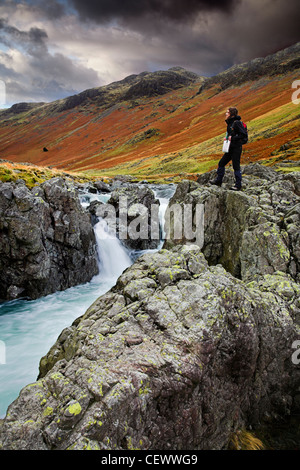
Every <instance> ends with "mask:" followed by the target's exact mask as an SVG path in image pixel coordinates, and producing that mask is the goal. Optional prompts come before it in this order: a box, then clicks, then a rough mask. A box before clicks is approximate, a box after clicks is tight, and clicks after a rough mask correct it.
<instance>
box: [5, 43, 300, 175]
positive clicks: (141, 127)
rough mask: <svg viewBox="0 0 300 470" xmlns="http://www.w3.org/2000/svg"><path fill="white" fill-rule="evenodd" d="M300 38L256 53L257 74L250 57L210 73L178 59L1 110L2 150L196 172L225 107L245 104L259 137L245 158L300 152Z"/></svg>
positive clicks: (20, 156)
mask: <svg viewBox="0 0 300 470" xmlns="http://www.w3.org/2000/svg"><path fill="white" fill-rule="evenodd" d="M299 46H300V43H297V44H295V45H294V46H292V47H290V48H287V49H285V50H283V51H280V52H278V53H276V54H275V55H270V56H268V57H266V58H265V59H255V60H254V61H250V62H249V64H250V65H249V67H250V68H251V67H253V74H252V75H251V74H250V73H246V72H247V66H246V65H245V64H246V63H244V64H240V65H237V66H233V67H231V68H230V69H228V70H227V71H225V72H221V73H220V74H218V75H216V76H215V77H209V78H204V77H201V76H199V75H197V74H195V73H193V72H190V71H187V70H185V69H183V68H182V67H173V68H171V69H169V70H167V71H157V72H142V73H141V74H138V75H130V76H128V77H125V78H124V79H122V80H120V81H117V82H113V83H111V84H109V85H105V86H103V87H96V88H93V89H89V90H85V91H83V92H81V93H79V94H77V95H73V96H70V97H67V98H65V99H62V100H57V101H54V102H51V103H45V104H39V103H36V104H34V103H33V104H29V105H26V103H21V104H16V105H13V107H12V108H10V109H8V110H5V111H2V112H0V122H1V127H0V140H1V145H0V158H1V159H8V160H11V161H14V162H28V163H32V164H37V165H40V166H51V167H53V166H54V167H56V168H57V169H64V170H66V171H73V170H74V171H86V172H94V173H95V172H99V175H101V174H107V176H109V175H110V174H111V175H112V176H113V175H115V174H122V173H123V174H132V175H133V176H135V177H138V178H141V179H143V178H147V177H151V178H154V179H157V178H161V177H162V178H165V177H173V176H174V175H180V174H183V173H186V174H187V175H189V176H190V177H193V175H194V176H195V175H196V174H197V173H202V172H203V171H209V170H211V169H213V168H214V167H215V166H216V164H217V162H218V160H219V159H220V142H221V141H222V139H223V134H224V125H225V124H224V112H225V108H227V107H229V106H237V107H238V109H239V112H240V113H241V115H242V117H243V120H244V121H246V122H247V124H248V129H249V136H250V138H249V143H248V144H247V146H245V149H244V152H243V157H242V159H243V161H244V162H245V163H247V162H251V161H252V162H253V161H258V160H263V161H270V163H276V161H277V160H278V159H284V158H288V159H292V160H298V159H299V112H298V107H297V106H295V104H293V103H292V99H291V97H292V92H293V90H292V88H291V85H292V83H293V81H294V80H297V79H298V78H299V59H298V56H297V54H298V51H299ZM255 64H256V65H255ZM271 64H273V65H274V64H277V65H276V67H275V68H274V69H273V68H272V66H271ZM263 71H264V74H262V73H263ZM268 71H270V73H269V72H268ZM230 76H233V77H234V80H229V78H230ZM224 77H225V79H224ZM199 86H200V88H199ZM200 90H201V92H200ZM45 148H46V149H47V150H48V152H45V151H44V149H45Z"/></svg>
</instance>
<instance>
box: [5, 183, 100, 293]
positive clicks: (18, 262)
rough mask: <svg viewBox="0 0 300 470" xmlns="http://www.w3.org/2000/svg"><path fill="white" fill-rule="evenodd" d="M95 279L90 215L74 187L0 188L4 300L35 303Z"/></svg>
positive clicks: (94, 244) (67, 184) (96, 267)
mask: <svg viewBox="0 0 300 470" xmlns="http://www.w3.org/2000/svg"><path fill="white" fill-rule="evenodd" d="M97 273H98V260H97V250H96V241H95V235H94V231H93V228H92V224H91V220H90V215H89V214H88V213H87V212H85V211H84V209H83V208H82V207H81V205H80V202H79V199H78V196H77V192H76V190H75V189H74V187H73V186H72V185H71V184H69V183H67V182H66V181H64V180H63V179H62V178H53V179H51V180H49V181H47V182H45V183H43V184H41V185H40V186H36V187H34V188H33V189H32V190H29V189H28V188H27V187H26V186H25V184H24V183H22V181H21V182H19V183H0V299H2V300H11V299H15V298H19V297H27V298H30V299H35V298H38V297H40V296H43V295H46V294H49V293H53V292H55V291H58V290H64V289H66V288H68V287H71V286H74V285H76V284H80V283H84V282H87V281H90V280H91V278H92V277H93V276H94V275H95V274H97Z"/></svg>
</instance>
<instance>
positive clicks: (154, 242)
mask: <svg viewBox="0 0 300 470" xmlns="http://www.w3.org/2000/svg"><path fill="white" fill-rule="evenodd" d="M107 204H108V206H112V207H114V208H115V214H116V235H117V237H118V238H119V239H120V241H121V243H122V244H123V245H124V246H125V247H126V248H128V249H131V250H147V249H154V248H157V247H158V245H159V243H160V227H159V200H158V199H156V198H155V196H154V193H153V191H152V190H151V189H150V188H148V187H147V186H139V185H136V184H131V183H125V184H121V185H119V186H118V187H115V189H113V191H112V193H111V196H110V198H109V200H108V201H107ZM102 207H103V206H102Z"/></svg>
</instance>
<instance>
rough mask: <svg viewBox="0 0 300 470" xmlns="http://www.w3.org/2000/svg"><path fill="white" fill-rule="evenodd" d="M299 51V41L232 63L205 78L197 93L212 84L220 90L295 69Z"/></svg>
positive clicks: (299, 64)
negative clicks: (261, 55)
mask: <svg viewBox="0 0 300 470" xmlns="http://www.w3.org/2000/svg"><path fill="white" fill-rule="evenodd" d="M299 51H300V42H298V43H296V44H294V45H293V46H290V47H287V48H286V49H283V50H281V51H279V52H276V53H275V54H270V55H268V56H267V57H260V58H257V59H253V60H251V61H249V62H245V63H243V64H238V65H234V66H232V67H230V68H229V69H227V70H225V71H224V72H221V73H219V74H218V75H215V76H213V77H209V78H207V79H206V80H205V81H204V83H203V84H202V85H201V87H200V89H199V92H198V93H201V92H202V91H204V90H206V89H208V88H210V87H212V86H214V85H217V86H218V87H219V90H220V91H222V90H225V89H226V88H229V87H232V86H239V85H241V84H243V83H245V82H249V81H254V80H258V79H260V78H262V79H265V78H266V77H270V76H274V75H281V74H285V73H287V72H290V71H292V70H297V69H299V67H300V60H299Z"/></svg>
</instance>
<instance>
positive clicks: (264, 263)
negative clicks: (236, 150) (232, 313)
mask: <svg viewBox="0 0 300 470" xmlns="http://www.w3.org/2000/svg"><path fill="white" fill-rule="evenodd" d="M211 179H213V175H212V174H211V173H206V174H204V175H201V176H200V177H199V178H198V182H190V181H183V182H181V183H179V184H178V187H177V190H176V192H175V194H174V196H173V197H172V198H171V200H170V203H169V206H172V205H173V204H177V203H179V204H181V205H182V206H184V205H185V204H186V205H188V204H192V206H193V210H194V211H195V207H196V206H197V204H203V206H204V218H203V234H204V235H203V246H202V251H203V253H204V255H205V257H206V259H207V260H208V262H209V263H210V264H217V263H221V264H222V265H223V266H224V267H225V269H227V270H228V271H229V272H231V273H232V274H233V275H234V276H236V277H239V278H242V279H245V280H246V279H248V280H250V279H251V278H252V277H253V276H256V275H264V274H268V273H273V272H276V271H278V270H280V271H283V272H286V273H288V274H290V275H291V276H292V277H293V278H294V279H295V280H296V281H298V282H299V280H300V258H299V255H300V252H299V236H300V235H299V233H300V230H299V229H300V210H299V207H300V198H299V191H298V190H299V185H300V175H298V174H297V173H292V174H290V175H280V174H278V173H277V172H276V171H274V170H272V169H271V168H264V167H263V166H262V165H259V164H253V165H248V166H246V167H245V169H244V171H243V191H240V192H234V191H231V190H230V189H229V186H230V183H231V184H232V181H231V180H232V174H231V172H230V171H229V170H227V173H226V178H225V180H224V185H223V186H222V187H221V188H219V187H215V186H210V185H209V184H208V183H209V180H211ZM181 223H183V222H181ZM165 231H166V241H165V244H164V247H165V248H170V247H172V246H174V245H176V244H182V243H195V240H190V241H189V240H187V239H186V238H185V237H182V238H181V239H175V238H174V221H173V219H172V218H170V219H167V220H166V226H165Z"/></svg>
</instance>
